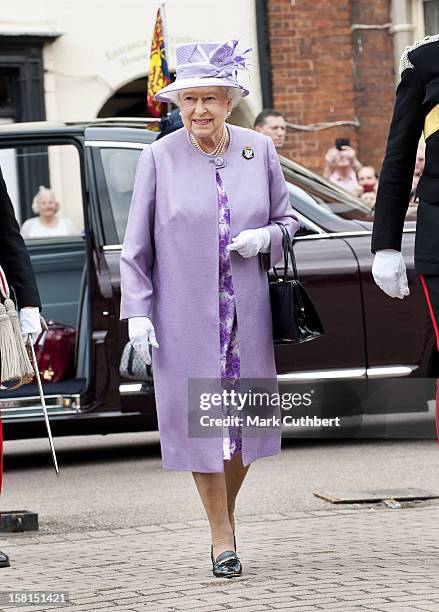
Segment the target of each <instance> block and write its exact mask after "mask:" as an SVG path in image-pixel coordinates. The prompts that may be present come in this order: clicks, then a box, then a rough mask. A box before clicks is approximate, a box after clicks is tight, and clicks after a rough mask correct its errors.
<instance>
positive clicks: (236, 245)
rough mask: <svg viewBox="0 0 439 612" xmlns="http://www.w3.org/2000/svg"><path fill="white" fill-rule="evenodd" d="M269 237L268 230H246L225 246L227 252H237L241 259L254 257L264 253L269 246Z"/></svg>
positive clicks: (260, 228)
mask: <svg viewBox="0 0 439 612" xmlns="http://www.w3.org/2000/svg"><path fill="white" fill-rule="evenodd" d="M270 242H271V236H270V232H269V231H268V229H266V228H265V227H259V228H258V229H248V230H243V231H242V232H239V234H238V235H237V236H235V237H234V238H232V242H231V243H230V244H228V245H227V249H228V250H229V251H238V253H239V254H240V255H242V257H254V256H255V255H257V254H258V253H266V252H267V251H268V248H269V246H270Z"/></svg>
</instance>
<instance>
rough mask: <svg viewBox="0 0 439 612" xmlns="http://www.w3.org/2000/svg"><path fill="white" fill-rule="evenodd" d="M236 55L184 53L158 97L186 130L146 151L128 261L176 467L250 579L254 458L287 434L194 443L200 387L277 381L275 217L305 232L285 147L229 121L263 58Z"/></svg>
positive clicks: (225, 570)
mask: <svg viewBox="0 0 439 612" xmlns="http://www.w3.org/2000/svg"><path fill="white" fill-rule="evenodd" d="M236 47H237V41H231V42H230V43H225V44H219V43H193V44H185V45H182V46H180V47H179V48H178V49H177V78H176V81H175V82H174V83H171V84H170V85H168V86H167V87H165V88H164V89H162V90H161V91H160V92H159V93H158V94H156V99H158V100H160V101H165V102H173V103H175V104H177V105H178V106H179V107H180V113H181V118H182V121H183V125H184V127H183V128H181V129H179V130H177V131H174V132H173V133H171V134H169V135H168V136H165V137H164V138H162V139H160V140H159V141H156V142H154V143H153V144H152V145H151V146H148V147H146V148H145V150H144V151H143V153H142V154H141V156H140V159H139V162H138V167H137V172H136V178H135V184H134V191H133V196H132V201H131V207H130V212H129V218H128V225H127V229H126V235H125V240H124V244H123V249H122V255H121V264H120V266H121V292H122V301H121V314H120V317H121V319H128V323H129V336H130V340H131V342H132V343H133V345H134V346H135V348H136V349H137V350H138V351H139V353H140V354H141V355H143V357H144V359H145V361H146V363H150V362H151V355H150V347H152V360H153V372H154V385H155V395H156V405H157V414H158V423H159V431H160V443H161V450H162V461H163V466H164V468H166V469H174V470H189V471H191V472H192V473H193V477H194V480H195V483H196V486H197V489H198V492H199V494H200V496H201V499H202V502H203V505H204V508H205V510H206V513H207V517H208V519H209V524H210V529H211V539H212V545H211V561H212V565H213V573H214V575H215V576H223V577H232V576H236V575H239V574H240V573H241V571H242V567H241V563H240V561H239V558H238V556H237V554H236V543H235V538H234V532H235V523H234V509H235V502H236V497H237V494H238V491H239V489H240V487H241V485H242V483H243V481H244V478H245V476H246V473H247V470H248V468H249V465H250V463H252V462H253V461H254V460H255V459H258V458H260V457H265V456H270V455H276V454H278V453H279V452H280V442H281V441H280V429H278V430H277V431H276V432H275V433H274V434H273V435H271V436H263V435H261V436H247V435H246V434H245V433H244V428H242V427H240V426H239V425H237V426H234V425H231V426H230V427H228V426H227V427H226V426H224V427H223V428H222V430H221V436H217V437H212V436H208V435H206V436H204V437H203V435H202V434H200V435H198V436H197V437H196V436H194V435H192V436H191V435H190V434H189V421H190V414H189V411H190V406H189V403H190V402H189V399H188V389H189V387H190V383H191V381H192V380H195V379H203V380H207V381H212V380H216V379H218V380H219V381H221V382H223V381H224V383H226V381H232V383H233V382H236V381H239V380H240V379H241V378H251V379H276V368H275V361H274V349H273V336H272V325H271V310H270V301H269V291H268V279H267V273H266V272H267V270H268V269H269V268H270V267H271V266H272V265H274V264H276V263H278V262H279V261H280V259H281V256H282V232H281V230H280V227H279V226H278V225H277V224H276V222H281V223H283V225H284V226H285V227H286V228H287V230H288V232H289V233H290V235H291V237H293V236H294V233H295V232H296V231H297V229H298V227H299V223H298V221H297V219H296V218H295V216H294V214H293V211H292V209H291V206H290V203H289V199H288V191H287V187H286V183H285V180H284V177H283V174H282V171H281V167H280V164H279V161H278V158H277V155H276V151H275V148H274V145H273V142H272V140H271V139H270V138H268V137H267V136H265V135H262V134H259V133H257V132H254V131H251V130H247V129H244V128H241V127H237V126H234V125H229V124H226V119H227V117H228V116H229V115H230V114H231V111H232V108H233V107H234V106H235V105H237V104H238V103H239V101H240V100H241V98H242V97H243V96H246V95H247V94H248V90H246V89H245V88H244V87H243V86H241V85H240V84H239V83H238V80H237V73H238V70H240V69H245V68H246V56H247V54H248V53H249V51H250V50H249V49H248V50H247V51H245V52H244V53H240V52H238V50H237V48H236ZM222 410H223V414H225V412H224V407H222ZM226 412H227V411H226ZM216 414H218V413H216Z"/></svg>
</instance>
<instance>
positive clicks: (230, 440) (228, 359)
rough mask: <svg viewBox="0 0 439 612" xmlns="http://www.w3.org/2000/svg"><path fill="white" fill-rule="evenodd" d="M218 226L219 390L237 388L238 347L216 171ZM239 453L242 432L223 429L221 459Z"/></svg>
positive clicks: (226, 224) (225, 208)
mask: <svg viewBox="0 0 439 612" xmlns="http://www.w3.org/2000/svg"><path fill="white" fill-rule="evenodd" d="M216 187H217V193H218V222H219V321H220V329H219V334H220V351H221V381H222V385H223V388H227V389H231V388H232V387H233V388H235V389H236V390H237V389H238V388H239V377H240V360H239V343H238V322H237V318H236V307H235V294H234V289H233V279H232V267H231V263H230V255H229V252H228V250H227V248H226V247H227V245H228V244H229V242H231V236H230V208H229V202H228V198H227V194H226V192H225V189H224V185H223V183H222V180H221V176H220V174H219V172H218V170H217V171H216ZM222 411H223V415H224V416H227V415H238V413H237V412H236V411H234V409H233V407H230V406H224V405H223V407H222ZM240 452H242V431H241V427H240V426H230V427H226V426H224V427H223V459H232V458H233V457H234V456H235V455H236V454H237V453H240Z"/></svg>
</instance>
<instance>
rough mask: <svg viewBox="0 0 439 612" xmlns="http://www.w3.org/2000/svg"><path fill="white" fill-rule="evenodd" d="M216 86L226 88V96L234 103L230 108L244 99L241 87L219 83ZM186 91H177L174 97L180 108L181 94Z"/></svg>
mask: <svg viewBox="0 0 439 612" xmlns="http://www.w3.org/2000/svg"><path fill="white" fill-rule="evenodd" d="M216 87H221V89H225V90H226V98H227V99H228V100H230V101H231V103H232V104H231V106H230V110H232V109H234V108H235V107H236V106H238V104H239V103H240V102H241V99H242V90H241V89H238V88H237V87H222V86H218V85H217V86H216ZM184 91H185V90H184V89H181V90H180V91H177V92H176V96H175V97H174V102H175V104H176V105H177V106H178V107H179V108H180V94H182V93H183V92H184Z"/></svg>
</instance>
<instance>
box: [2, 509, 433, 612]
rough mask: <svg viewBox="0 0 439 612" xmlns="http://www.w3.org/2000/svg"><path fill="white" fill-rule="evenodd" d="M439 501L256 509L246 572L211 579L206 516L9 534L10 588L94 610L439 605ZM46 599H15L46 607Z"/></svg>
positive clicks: (247, 526)
mask: <svg viewBox="0 0 439 612" xmlns="http://www.w3.org/2000/svg"><path fill="white" fill-rule="evenodd" d="M438 536H439V507H426V508H416V509H413V508H412V509H401V510H390V509H377V510H373V509H369V510H368V509H365V508H363V509H356V510H340V509H331V510H329V511H328V510H317V511H311V512H295V513H294V512H285V513H271V514H264V515H261V514H254V515H247V517H246V518H245V520H241V522H240V523H239V524H238V527H237V545H238V553H239V556H240V558H241V562H242V565H243V573H242V575H241V576H240V577H239V578H233V579H232V580H227V579H225V578H215V577H213V576H212V572H211V565H210V560H209V530H208V527H207V525H206V522H205V521H186V522H183V521H180V522H179V523H165V524H163V525H155V526H147V525H145V526H143V527H142V526H139V527H138V528H136V529H124V530H123V529H118V530H113V531H111V530H100V531H90V532H82V533H68V534H55V535H39V534H36V535H33V536H28V535H24V536H22V535H19V534H17V535H14V536H10V537H8V539H7V540H5V541H3V542H2V545H4V546H5V548H7V550H8V552H9V553H10V555H11V559H12V561H13V567H11V568H8V569H1V570H0V576H1V577H0V580H1V583H0V584H1V586H0V591H1V592H2V593H6V592H11V591H14V590H16V589H26V590H34V589H35V590H38V591H40V590H42V589H45V590H57V591H67V592H69V593H70V602H71V606H70V608H68V609H74V610H80V611H84V612H91V611H93V612H95V611H97V610H99V611H100V612H105V611H107V610H118V611H121V610H124V611H126V612H128V611H131V612H140V611H141V610H151V611H153V612H183V611H186V610H187V611H190V612H216V611H221V610H222V611H224V610H233V611H234V612H259V611H263V610H264V611H265V610H289V611H297V612H302V611H310V612H311V611H314V610H334V611H336V612H341V611H342V610H343V611H346V612H353V611H358V610H369V611H370V610H376V611H382V612H387V611H395V612H413V611H418V610H422V611H430V612H436V611H437V610H439V586H438V581H437V574H438V568H439V561H438V555H437V550H438V541H439V540H438ZM49 609H56V608H51V607H49V606H48V605H43V606H41V605H36V606H33V607H32V608H29V607H24V608H18V607H5V606H0V610H4V611H5V612H25V611H26V610H32V611H33V612H36V611H39V612H46V611H47V610H49Z"/></svg>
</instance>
